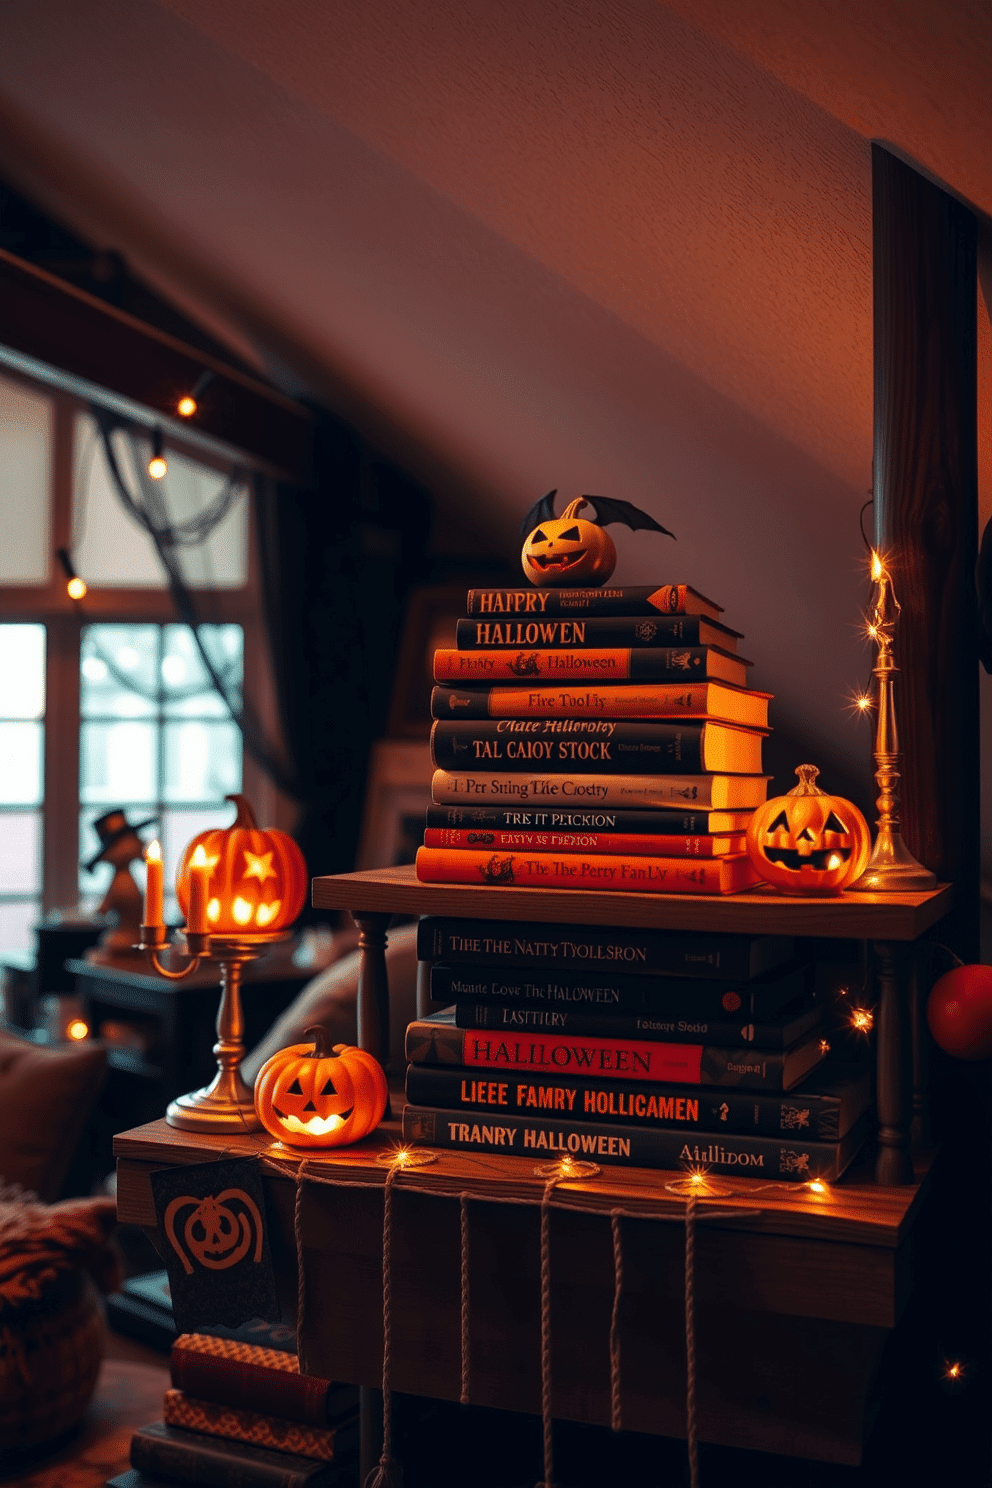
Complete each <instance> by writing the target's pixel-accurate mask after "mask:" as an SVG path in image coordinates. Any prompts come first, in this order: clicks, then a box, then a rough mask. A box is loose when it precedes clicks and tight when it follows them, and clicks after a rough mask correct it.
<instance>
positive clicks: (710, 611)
mask: <svg viewBox="0 0 992 1488" xmlns="http://www.w3.org/2000/svg"><path fill="white" fill-rule="evenodd" d="M467 609H468V613H469V614H470V615H582V614H585V615H708V616H709V617H710V619H711V620H715V619H716V617H717V616H718V615H722V614H723V609H722V607H721V606H720V605H718V604H714V602H713V600H711V599H707V598H706V596H705V594H700V593H699V590H698V589H693V588H692V586H691V585H690V584H627V585H624V586H621V587H619V588H618V587H616V586H615V585H614V586H610V587H606V586H605V585H604V587H603V588H602V589H592V588H585V589H531V588H527V589H470V590H469V591H468V605H467Z"/></svg>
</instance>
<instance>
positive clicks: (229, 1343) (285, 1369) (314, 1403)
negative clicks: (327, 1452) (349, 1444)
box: [169, 1333, 358, 1426]
mask: <svg viewBox="0 0 992 1488" xmlns="http://www.w3.org/2000/svg"><path fill="white" fill-rule="evenodd" d="M169 1367H170V1370H171V1373H172V1383H173V1384H174V1385H175V1387H176V1389H177V1390H182V1391H183V1392H184V1393H185V1394H186V1395H192V1396H193V1397H194V1398H196V1399H200V1400H213V1401H216V1402H218V1403H219V1404H221V1405H234V1406H240V1407H241V1408H242V1409H244V1410H254V1411H262V1412H263V1413H265V1414H266V1415H273V1416H281V1417H285V1418H286V1420H289V1421H302V1422H304V1423H305V1424H306V1425H309V1426H326V1425H328V1423H333V1422H334V1421H335V1420H336V1419H337V1418H338V1417H339V1416H340V1415H342V1414H343V1413H346V1412H350V1411H353V1410H354V1409H355V1406H356V1404H357V1398H358V1397H357V1392H356V1390H355V1389H354V1387H353V1386H351V1385H339V1384H335V1383H333V1382H332V1381H331V1380H326V1379H321V1378H320V1376H319V1375H315V1374H301V1373H300V1365H299V1360H298V1359H297V1357H296V1355H295V1354H287V1353H283V1352H282V1351H281V1350H278V1349H267V1348H258V1347H257V1346H256V1345H254V1344H249V1343H240V1342H238V1341H237V1340H235V1339H230V1338H215V1337H213V1336H212V1335H210V1334H206V1333H183V1334H181V1335H180V1336H179V1337H178V1338H177V1339H176V1341H175V1343H174V1344H173V1346H172V1354H171V1356H170V1360H169Z"/></svg>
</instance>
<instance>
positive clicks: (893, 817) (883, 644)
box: [850, 550, 937, 894]
mask: <svg viewBox="0 0 992 1488" xmlns="http://www.w3.org/2000/svg"><path fill="white" fill-rule="evenodd" d="M871 576H872V580H873V582H874V584H875V597H874V604H873V606H872V611H871V619H870V620H869V622H868V634H869V636H870V637H871V639H872V640H873V641H875V643H876V644H877V646H878V654H877V656H876V657H875V665H874V667H873V668H872V674H873V676H874V677H875V678H876V681H877V685H878V718H877V720H876V724H875V780H876V783H877V785H878V791H879V794H878V800H877V801H876V803H875V804H876V806H877V807H878V836H877V837H876V838H875V845H874V847H873V848H872V853H871V857H870V858H869V860H868V867H867V868H866V869H865V871H864V873H862V875H861V877H860V878H859V879H857V880H856V882H855V883H853V884H851V885H850V887H851V888H852V889H854V890H857V891H859V892H863V893H876V894H895V893H902V892H907V891H908V892H910V893H923V892H924V891H925V890H927V889H935V888H936V887H937V879H936V877H935V875H934V874H932V873H931V872H930V870H929V868H924V867H923V864H922V863H918V862H917V861H916V859H915V858H914V857H913V854H912V853H911V852H910V850H909V848H908V847H907V846H906V844H905V842H904V841H903V840H902V832H901V830H900V820H899V779H900V771H899V764H900V761H901V759H902V755H901V752H900V749H899V732H898V728H897V725H896V709H895V678H896V673H897V672H898V670H899V668H898V667H897V666H896V662H895V656H894V654H893V637H894V633H895V628H896V622H897V621H898V619H899V613H900V610H901V608H902V607H901V605H900V604H899V601H898V599H896V595H895V590H894V589H893V587H892V578H891V576H890V574H889V571H888V569H887V568H886V566H885V564H884V562H883V560H882V558H881V557H880V555H879V554H878V553H876V552H875V551H874V550H873V551H872V555H871Z"/></svg>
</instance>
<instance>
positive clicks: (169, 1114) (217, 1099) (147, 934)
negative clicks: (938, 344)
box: [138, 925, 289, 1132]
mask: <svg viewBox="0 0 992 1488" xmlns="http://www.w3.org/2000/svg"><path fill="white" fill-rule="evenodd" d="M165 936H166V931H165V926H164V925H142V927H141V940H140V942H139V946H138V949H139V950H142V951H146V952H150V957H151V962H152V965H153V966H154V967H155V970H156V971H157V972H158V973H159V975H160V976H164V977H168V979H169V981H171V982H178V981H182V980H183V979H184V978H185V977H188V976H192V975H193V973H194V971H196V969H197V968H198V966H199V965H200V961H201V960H202V959H203V958H204V957H206V958H209V959H210V960H211V961H217V962H219V964H220V1006H219V1007H218V1009H217V1042H216V1043H215V1044H214V1054H215V1055H216V1056H217V1073H216V1075H215V1076H214V1078H213V1080H212V1081H211V1083H210V1084H209V1085H207V1086H205V1087H204V1088H203V1089H202V1090H193V1091H191V1092H190V1093H189V1095H180V1096H177V1098H176V1099H175V1100H174V1101H171V1102H170V1103H169V1108H168V1110H167V1111H166V1113H165V1119H166V1121H167V1122H168V1123H169V1125H170V1126H176V1127H179V1128H180V1129H181V1130H183V1131H199V1132H253V1131H261V1129H262V1123H261V1122H260V1121H259V1119H258V1117H257V1116H256V1115H255V1104H254V1100H253V1098H252V1093H251V1091H250V1090H249V1089H248V1086H247V1085H246V1084H245V1082H244V1080H242V1078H241V1070H240V1065H241V1061H242V1059H243V1058H244V1055H245V1046H244V1039H243V1034H244V1020H243V1018H242V1015H241V970H242V967H244V966H247V965H248V964H249V962H251V961H257V960H258V958H259V956H263V955H264V954H265V952H266V951H267V950H269V949H270V947H272V946H274V945H276V944H278V942H279V941H282V940H287V939H288V938H289V931H288V930H274V931H271V932H270V933H268V934H267V933H265V932H264V931H260V932H258V933H257V934H254V935H252V934H244V935H213V934H197V933H196V932H194V931H191V930H187V931H186V944H187V947H188V950H189V959H188V960H187V962H186V964H185V965H184V966H183V967H182V968H181V970H178V971H173V970H171V968H169V967H167V966H163V965H162V963H161V961H160V959H159V953H160V952H161V951H162V950H164V948H165Z"/></svg>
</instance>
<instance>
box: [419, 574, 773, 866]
mask: <svg viewBox="0 0 992 1488" xmlns="http://www.w3.org/2000/svg"><path fill="white" fill-rule="evenodd" d="M721 613H722V611H721V610H720V607H719V606H718V605H715V604H713V603H712V601H710V600H708V599H706V598H705V597H704V596H703V595H701V594H699V593H698V592H697V591H696V590H695V589H692V588H691V587H690V586H689V585H686V584H665V585H661V586H642V587H634V588H631V587H626V588H612V589H611V588H603V589H593V588H587V589H472V590H470V591H469V595H468V618H467V619H464V620H461V621H459V622H458V629H457V649H455V650H439V651H437V652H436V653H435V658H434V676H435V680H436V682H437V684H438V685H437V686H436V687H435V689H434V692H433V695H432V700H431V712H432V715H433V717H434V719H435V723H434V726H433V729H432V731H431V751H432V758H433V760H434V764H435V767H436V769H435V774H434V778H433V785H432V793H433V799H434V802H435V804H434V806H433V807H432V808H430V809H429V811H428V816H427V829H426V833H425V836H424V845H423V847H422V848H421V849H420V851H419V852H418V854H417V876H418V878H420V879H421V880H422V881H424V882H427V883H471V884H490V885H506V884H517V885H522V886H524V887H544V888H570V889H600V890H602V889H617V890H635V891H640V892H649V893H683V894H684V893H690V894H724V893H732V892H734V891H735V890H738V889H742V888H747V887H749V886H750V885H751V884H753V883H755V882H756V879H757V875H756V874H755V872H754V870H753V868H752V866H751V863H750V860H749V859H748V857H747V854H746V852H745V846H744V833H745V831H746V829H747V823H748V820H749V818H750V816H751V813H752V811H753V810H754V808H755V807H756V806H758V805H760V804H761V802H763V801H764V800H765V797H766V794H767V777H766V776H765V775H763V774H762V765H761V745H762V739H763V738H764V735H765V733H766V732H767V728H768V702H769V694H767V693H764V692H755V691H753V690H750V689H748V688H747V686H746V682H747V669H748V667H749V666H750V665H751V663H750V662H748V661H746V660H745V659H744V658H743V657H741V656H739V655H738V654H737V643H738V641H739V640H740V639H741V636H740V633H739V632H737V631H734V630H731V629H730V628H729V627H728V626H726V625H724V624H723V623H722V622H721V621H720V620H719V619H718V618H717V617H718V616H719V615H720V614H721Z"/></svg>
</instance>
